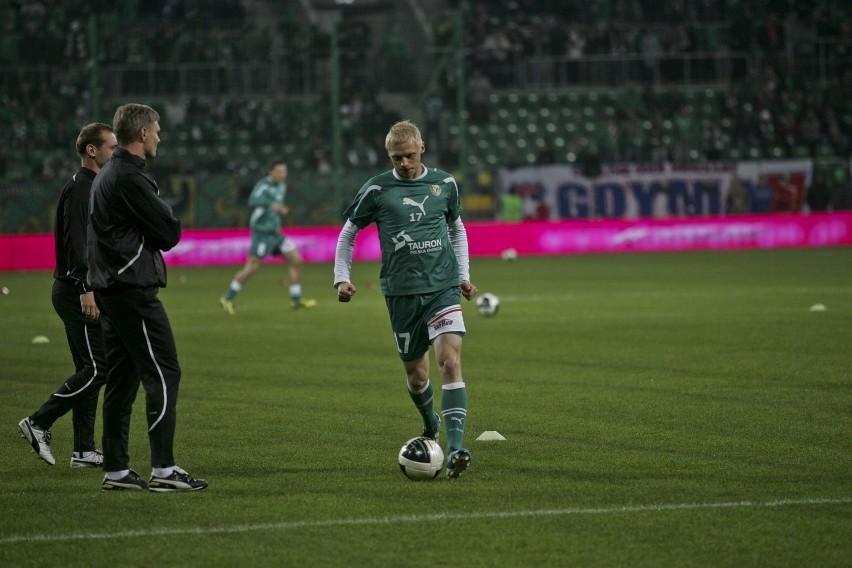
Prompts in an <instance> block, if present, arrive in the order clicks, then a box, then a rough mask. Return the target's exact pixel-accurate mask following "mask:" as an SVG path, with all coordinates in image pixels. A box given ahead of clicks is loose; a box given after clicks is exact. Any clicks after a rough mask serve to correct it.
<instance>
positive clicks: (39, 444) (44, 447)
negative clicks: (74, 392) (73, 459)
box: [18, 416, 56, 465]
mask: <svg viewBox="0 0 852 568" xmlns="http://www.w3.org/2000/svg"><path fill="white" fill-rule="evenodd" d="M18 428H20V429H21V438H24V439H26V440H27V442H29V443H30V446H32V448H33V451H34V452H35V453H36V454H38V457H39V458H41V459H43V460H44V461H45V462H47V463H49V464H50V465H56V460H55V459H54V458H53V454H51V453H50V430H42V429H41V428H39V427H38V426H36V425H35V424H33V423H32V422H31V421H30V418H29V416H28V417H26V418H24V419H23V420H21V421H20V422H18Z"/></svg>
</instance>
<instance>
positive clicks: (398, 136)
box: [385, 120, 423, 150]
mask: <svg viewBox="0 0 852 568" xmlns="http://www.w3.org/2000/svg"><path fill="white" fill-rule="evenodd" d="M409 140H411V141H413V142H414V143H415V144H417V145H418V146H422V145H423V138H422V137H421V136H420V129H419V128H417V125H416V124H414V123H413V122H411V121H410V120H400V121H399V122H397V123H396V124H394V125H393V126H391V128H390V130H389V131H388V135H387V136H385V150H390V147H391V146H397V145H399V144H404V143H405V142H408V141H409Z"/></svg>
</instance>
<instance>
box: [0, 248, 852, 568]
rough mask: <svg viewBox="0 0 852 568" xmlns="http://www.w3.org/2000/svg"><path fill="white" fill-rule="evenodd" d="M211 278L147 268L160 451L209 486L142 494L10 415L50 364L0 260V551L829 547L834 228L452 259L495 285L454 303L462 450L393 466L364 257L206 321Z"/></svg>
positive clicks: (330, 556) (841, 289) (59, 358)
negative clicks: (162, 388)
mask: <svg viewBox="0 0 852 568" xmlns="http://www.w3.org/2000/svg"><path fill="white" fill-rule="evenodd" d="M234 271H235V267H226V268H205V269H178V268H173V269H171V271H170V282H171V284H170V286H169V287H168V288H167V289H165V290H163V291H162V292H161V298H162V300H163V302H164V303H165V305H166V309H167V310H168V312H169V314H170V317H171V320H172V325H173V327H174V331H175V336H176V339H177V344H178V352H179V356H180V359H181V363H182V366H183V370H184V378H183V382H182V384H181V392H180V401H179V404H178V435H177V453H178V463H179V464H180V465H182V466H183V467H185V468H186V469H187V470H189V471H190V472H191V473H193V474H195V475H196V476H198V477H203V478H206V479H207V480H208V481H209V482H210V488H209V489H208V490H207V491H203V492H199V493H194V494H164V495H158V494H153V493H134V494H127V493H122V494H104V493H102V492H101V491H100V479H101V474H100V472H98V471H90V470H72V469H71V468H69V467H68V459H69V457H70V452H71V443H72V442H71V423H70V416H67V417H64V418H62V419H60V420H59V421H58V422H57V423H56V425H55V426H54V428H53V435H54V442H53V448H54V455H55V456H56V457H57V462H58V463H57V466H55V467H52V468H51V467H49V466H46V465H45V464H43V463H41V462H40V461H39V460H37V459H36V458H35V457H34V455H33V454H31V453H29V451H28V449H27V447H26V446H25V444H24V442H23V441H22V440H20V439H19V438H18V435H17V422H18V420H20V419H21V418H22V417H24V416H26V415H28V414H30V413H32V412H34V411H35V410H36V408H37V407H38V405H40V404H41V403H42V402H43V400H44V399H45V397H47V396H48V395H49V394H50V393H51V392H53V391H52V389H54V388H56V387H57V386H58V385H59V384H60V383H61V381H62V380H63V379H64V378H65V377H66V376H67V375H68V374H70V371H71V369H70V365H71V360H70V355H69V354H68V350H67V346H66V344H65V339H64V334H63V331H62V327H61V322H60V321H59V319H58V318H57V316H56V315H55V314H54V313H53V310H52V308H51V305H50V286H51V283H52V279H51V276H50V275H49V274H47V273H12V274H9V273H6V274H0V285H2V286H8V287H9V288H10V290H11V293H10V294H9V295H8V296H0V321H2V326H0V362H2V366H0V369H2V370H0V374H2V385H3V388H2V389H0V418H2V420H0V424H2V425H3V428H2V431H3V432H5V435H3V436H1V437H0V451H1V452H2V453H0V455H2V461H0V487H2V489H3V491H2V493H0V510H2V511H3V512H4V514H3V517H2V520H0V564H2V565H3V566H159V565H163V566H164V565H191V566H255V565H256V566H277V565H282V566H285V565H286V566H289V565H293V566H434V565H444V564H455V565H460V566H542V565H552V566H557V565H558V566H585V565H602V566H612V565H629V566H636V565H642V566H645V565H659V566H742V565H759V566H767V565H772V566H839V565H846V566H849V565H850V559H852V539H850V534H852V442H850V440H852V349H850V345H852V343H850V330H852V249H825V250H785V251H751V252H737V253H691V254H644V255H624V256H618V255H616V256H578V257H563V258H521V259H519V260H518V261H516V262H512V263H507V262H503V261H499V260H496V259H475V260H474V261H473V267H472V272H473V275H474V281H475V282H476V283H477V285H478V286H479V288H480V290H482V291H490V292H493V293H495V294H497V295H498V296H500V298H501V300H502V304H501V308H500V313H499V314H498V316H497V317H495V318H493V319H486V318H482V317H480V316H479V315H478V314H477V313H476V310H475V308H474V306H473V304H472V303H470V304H467V303H466V304H465V306H464V314H465V317H466V322H467V327H468V336H467V338H466V340H465V344H464V355H463V365H464V372H465V378H466V382H467V383H468V387H469V399H470V414H469V418H468V425H467V441H468V446H469V447H470V448H471V450H472V452H473V456H474V462H473V466H472V468H471V470H470V471H469V472H467V473H466V474H465V475H464V476H463V477H462V478H461V479H459V480H457V481H455V482H448V481H446V480H445V479H443V478H440V479H439V480H438V481H436V482H431V483H413V482H410V481H408V480H406V479H405V478H404V477H403V476H402V475H401V474H400V473H399V471H398V469H397V466H396V452H397V450H398V449H399V447H400V446H401V445H402V443H403V442H404V441H405V440H406V439H408V438H410V437H412V436H414V435H416V434H418V433H419V432H420V428H421V426H420V423H419V418H418V415H417V413H416V411H415V410H414V408H413V406H412V404H411V402H410V400H409V399H408V396H407V394H406V390H405V383H404V376H403V373H402V366H401V365H400V363H399V362H398V360H397V357H396V353H395V348H394V343H393V339H392V336H391V333H390V330H389V326H388V321H387V314H386V311H385V307H384V302H383V300H382V298H381V296H380V294H379V291H378V289H377V288H376V286H375V284H374V283H376V282H377V280H378V274H377V272H378V268H377V266H376V265H374V264H360V265H356V267H355V271H354V279H355V284H356V285H357V286H359V294H358V296H357V297H356V299H355V300H354V301H353V302H352V303H350V304H339V303H337V301H336V296H335V293H334V290H333V289H332V288H331V279H332V275H331V267H330V266H328V265H310V266H306V267H305V277H304V281H305V282H304V288H305V291H306V296H308V297H315V298H317V299H318V300H319V301H320V304H319V306H318V307H317V308H315V309H314V310H310V311H299V312H293V311H291V310H290V309H289V307H288V301H287V297H286V296H287V293H286V291H287V290H286V286H282V281H281V279H282V278H284V277H285V276H286V271H285V270H284V269H283V268H282V266H281V265H270V266H265V267H264V269H263V270H261V271H260V272H259V273H258V275H257V276H256V277H255V279H254V280H253V281H252V282H251V283H250V284H249V286H248V287H247V288H246V289H245V291H244V292H243V293H242V294H241V295H240V297H239V298H238V301H237V308H238V314H237V316H236V317H228V316H227V315H225V314H224V313H223V312H222V311H221V310H220V308H219V306H218V302H217V300H218V298H219V296H221V295H222V293H223V292H224V291H225V288H226V287H227V284H228V282H230V279H231V276H232V275H233V272H234ZM371 283H373V284H371ZM818 303H820V304H824V305H825V306H826V307H827V310H826V311H818V312H812V311H810V307H811V306H812V305H814V304H818ZM36 335H46V336H48V337H49V338H50V340H51V341H50V343H49V344H47V345H33V344H31V343H30V340H31V338H32V337H34V336H36ZM436 379H437V376H436V375H435V373H434V372H433V380H436ZM143 396H144V392H142V391H140V395H139V397H138V399H137V406H136V411H135V413H134V417H133V418H134V422H133V431H132V437H131V454H132V466H133V467H134V468H136V470H137V471H139V472H140V474H142V475H144V476H147V475H148V473H149V467H148V465H147V463H148V459H147V456H148V444H147V438H146V433H145V425H144V416H143V407H142V401H143ZM486 430H496V431H498V432H500V433H501V434H503V435H504V436H505V437H506V438H507V440H506V441H503V442H478V441H476V437H477V436H478V435H479V434H480V433H482V432H483V431H486ZM99 432H100V419H99V422H98V435H99Z"/></svg>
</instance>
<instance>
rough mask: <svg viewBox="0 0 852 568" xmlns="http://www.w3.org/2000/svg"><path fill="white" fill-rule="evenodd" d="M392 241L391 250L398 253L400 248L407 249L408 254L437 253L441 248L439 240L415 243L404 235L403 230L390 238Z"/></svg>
mask: <svg viewBox="0 0 852 568" xmlns="http://www.w3.org/2000/svg"><path fill="white" fill-rule="evenodd" d="M391 241H393V250H394V252H395V251H398V250H399V249H401V248H404V247H406V246H407V247H408V252H409V254H423V253H424V252H438V251H440V250H441V249H442V248H443V244H442V243H441V239H432V240H430V241H418V242H415V241H414V239H412V238H411V237H410V236H408V235H407V234H406V233H405V230H402V231H400V232H399V233H397V234H396V236H393V237H391Z"/></svg>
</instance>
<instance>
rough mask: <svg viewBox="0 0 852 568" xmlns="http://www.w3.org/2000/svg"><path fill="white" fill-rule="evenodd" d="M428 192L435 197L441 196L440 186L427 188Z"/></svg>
mask: <svg viewBox="0 0 852 568" xmlns="http://www.w3.org/2000/svg"><path fill="white" fill-rule="evenodd" d="M429 191H431V192H432V195H434V196H435V197H438V196H439V195H441V186H440V185H433V186H432V187H430V188H429Z"/></svg>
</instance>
